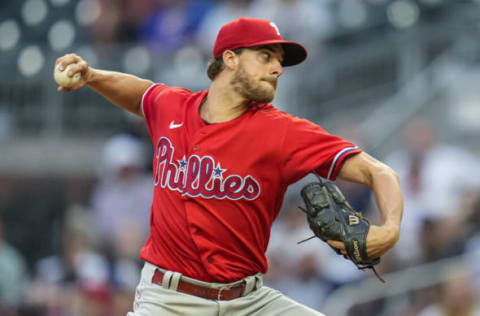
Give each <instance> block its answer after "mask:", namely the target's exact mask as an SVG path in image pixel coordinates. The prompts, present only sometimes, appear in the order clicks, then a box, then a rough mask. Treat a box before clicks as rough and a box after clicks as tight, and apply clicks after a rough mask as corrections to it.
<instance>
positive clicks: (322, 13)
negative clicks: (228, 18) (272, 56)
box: [250, 0, 335, 45]
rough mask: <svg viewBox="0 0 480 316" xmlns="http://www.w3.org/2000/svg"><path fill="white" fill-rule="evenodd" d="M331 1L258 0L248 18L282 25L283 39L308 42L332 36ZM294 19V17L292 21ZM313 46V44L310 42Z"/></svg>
mask: <svg viewBox="0 0 480 316" xmlns="http://www.w3.org/2000/svg"><path fill="white" fill-rule="evenodd" d="M332 2H333V1H330V0H257V1H254V2H253V4H252V6H251V9H250V15H251V16H252V17H255V18H264V19H268V20H271V21H273V22H275V23H276V24H278V25H279V26H280V25H281V27H280V29H281V32H282V36H283V38H286V39H295V40H296V41H300V42H305V43H310V42H312V40H313V41H316V42H320V41H321V40H322V39H324V38H325V37H327V36H328V35H331V33H332V32H333V30H334V23H335V22H334V19H333V16H332V12H331V10H330V3H332ZM292 17H295V18H292ZM312 45H313V43H312Z"/></svg>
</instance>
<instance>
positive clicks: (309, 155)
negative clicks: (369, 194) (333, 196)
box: [282, 117, 362, 184]
mask: <svg viewBox="0 0 480 316" xmlns="http://www.w3.org/2000/svg"><path fill="white" fill-rule="evenodd" d="M284 140H285V141H284V144H283V150H282V152H283V153H284V154H285V156H284V157H285V164H284V168H283V176H284V179H285V180H286V182H287V183H288V184H291V183H294V182H296V181H298V180H300V179H301V178H303V177H304V176H306V175H307V174H308V173H310V172H312V171H315V172H316V173H317V174H318V175H320V176H321V177H323V178H326V179H329V180H335V179H336V176H337V174H338V172H339V171H340V169H341V166H342V164H343V162H344V161H345V159H346V158H347V157H350V156H351V155H354V154H357V153H359V152H361V151H362V150H361V149H360V148H358V147H357V146H356V145H355V144H353V143H351V142H348V141H346V140H344V139H343V138H341V137H339V136H335V135H332V134H329V133H328V132H327V131H326V130H324V129H323V128H322V127H321V126H319V125H316V124H314V123H312V122H310V121H308V120H304V119H299V118H297V117H291V120H290V122H289V123H288V128H287V129H286V135H285V139H284Z"/></svg>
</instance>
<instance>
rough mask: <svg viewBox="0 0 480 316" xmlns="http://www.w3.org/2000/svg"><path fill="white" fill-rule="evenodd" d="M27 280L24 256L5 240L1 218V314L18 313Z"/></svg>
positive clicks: (8, 315)
mask: <svg viewBox="0 0 480 316" xmlns="http://www.w3.org/2000/svg"><path fill="white" fill-rule="evenodd" d="M27 281H28V277H27V269H26V264H25V261H24V259H23V256H22V255H21V254H20V253H19V252H18V251H17V250H16V249H15V248H14V247H12V246H11V245H9V244H8V243H7V242H6V241H5V239H4V236H3V222H2V219H1V218H0V315H4V316H15V315H18V314H17V311H18V308H19V307H20V306H21V305H22V302H23V299H24V291H25V286H26V282H27Z"/></svg>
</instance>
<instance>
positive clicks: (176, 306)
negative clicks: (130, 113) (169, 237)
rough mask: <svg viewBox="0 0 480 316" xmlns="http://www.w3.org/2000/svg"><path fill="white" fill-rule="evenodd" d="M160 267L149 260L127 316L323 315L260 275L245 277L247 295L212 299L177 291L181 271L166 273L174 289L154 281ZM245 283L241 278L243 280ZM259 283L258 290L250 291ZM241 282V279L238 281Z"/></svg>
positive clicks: (208, 284)
mask: <svg viewBox="0 0 480 316" xmlns="http://www.w3.org/2000/svg"><path fill="white" fill-rule="evenodd" d="M156 268H157V267H156V266H154V265H152V264H150V263H148V262H146V263H145V266H144V267H143V269H142V274H141V279H140V283H139V284H138V286H137V290H136V292H135V301H134V303H133V312H129V313H128V314H127V316H174V315H175V316H189V315H192V316H197V315H201V316H230V315H232V316H300V315H301V316H323V314H322V313H320V312H317V311H315V310H313V309H311V308H309V307H307V306H305V305H302V304H300V303H297V302H295V301H294V300H292V299H290V298H288V297H287V296H285V295H283V294H282V293H280V292H279V291H276V290H274V289H271V288H269V287H266V286H263V284H262V278H261V276H260V275H258V276H251V277H248V278H246V279H244V280H245V281H246V283H247V286H246V289H247V290H246V292H247V293H246V294H245V295H244V296H242V297H239V298H236V299H233V300H230V301H222V300H208V299H204V298H202V297H198V296H194V295H189V294H185V293H181V292H177V291H176V290H175V289H174V288H172V287H174V286H175V284H178V279H177V280H176V281H175V278H180V276H181V275H180V274H179V273H173V272H167V273H166V274H165V276H164V278H165V277H167V276H168V277H171V278H173V279H172V280H173V281H172V282H163V284H168V283H170V288H168V285H167V286H161V285H158V284H155V283H152V277H153V273H154V272H155V269H156ZM185 279H187V280H189V281H194V282H195V283H197V284H202V285H206V286H213V287H215V286H217V285H218V288H220V287H221V284H217V283H205V282H201V281H198V280H193V279H190V278H185ZM240 282H241V281H240ZM252 282H256V283H257V288H258V289H257V290H255V291H252V292H250V293H248V292H249V291H248V289H251V288H253V285H254V284H253V283H252ZM235 283H237V282H235Z"/></svg>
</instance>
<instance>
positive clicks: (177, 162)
mask: <svg viewBox="0 0 480 316" xmlns="http://www.w3.org/2000/svg"><path fill="white" fill-rule="evenodd" d="M207 93H208V90H205V91H201V92H191V91H189V90H187V89H183V88H178V87H168V86H166V85H163V84H156V85H153V86H151V87H150V88H149V89H148V90H147V91H146V92H145V94H144V95H143V98H142V109H143V113H144V116H145V120H146V122H147V125H148V129H149V131H150V135H151V138H152V142H153V145H154V157H153V178H154V186H155V187H154V196H153V203H152V210H151V217H150V236H149V237H148V240H147V242H146V244H145V246H144V247H143V249H142V251H141V257H142V259H144V260H146V261H148V262H150V263H152V264H154V265H157V266H160V267H162V268H164V269H168V270H171V271H176V272H180V273H182V274H184V275H185V276H188V277H191V278H195V279H198V280H202V281H206V282H223V283H225V282H233V281H236V280H239V279H241V278H244V277H246V276H249V275H252V274H255V273H258V272H261V273H266V271H267V259H266V256H265V251H266V249H267V245H268V241H269V238H270V229H271V226H272V223H273V221H274V219H275V218H276V217H277V215H278V212H279V211H280V207H281V205H282V201H283V196H284V193H285V191H286V190H287V187H288V185H290V184H292V183H294V182H296V181H298V180H299V179H301V178H303V177H304V176H306V175H307V174H308V173H309V172H311V171H312V170H316V171H317V172H318V173H319V174H320V175H321V176H322V177H325V178H329V179H335V176H336V174H337V172H338V171H339V169H340V166H341V164H342V161H344V159H345V158H346V157H347V156H349V155H352V154H355V153H358V152H360V151H361V150H360V149H359V148H358V147H356V146H355V145H354V144H352V143H350V142H347V141H345V140H343V139H342V138H340V137H337V136H334V135H330V134H328V133H327V132H326V131H325V130H324V129H322V128H321V127H320V126H318V125H315V124H313V123H311V122H309V121H307V120H303V119H299V118H296V117H294V116H291V115H289V114H286V113H284V112H282V111H280V110H278V109H276V108H275V107H274V106H272V105H270V104H261V105H254V106H252V107H250V108H249V109H248V110H247V111H246V112H245V113H244V114H243V115H241V116H240V117H238V118H236V119H233V120H231V121H228V122H223V123H215V124H207V123H205V122H204V121H203V120H202V118H201V117H200V112H199V109H200V105H201V104H202V100H203V99H204V98H205V97H206V95H207Z"/></svg>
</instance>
